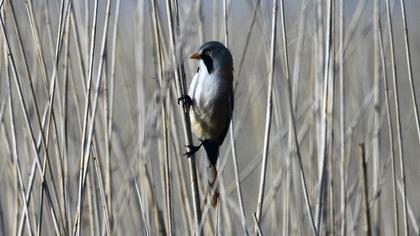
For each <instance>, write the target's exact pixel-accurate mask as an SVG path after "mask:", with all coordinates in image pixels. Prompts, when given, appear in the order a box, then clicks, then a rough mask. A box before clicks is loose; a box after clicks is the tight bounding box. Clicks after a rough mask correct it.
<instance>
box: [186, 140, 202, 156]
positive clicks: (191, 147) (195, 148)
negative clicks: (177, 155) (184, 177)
mask: <svg viewBox="0 0 420 236" xmlns="http://www.w3.org/2000/svg"><path fill="white" fill-rule="evenodd" d="M202 145H203V143H201V144H200V145H198V146H194V145H185V147H187V148H188V149H189V151H187V152H186V153H184V156H186V157H188V158H190V157H192V156H193V155H194V154H195V153H196V152H197V151H198V150H199V149H200V147H201V146H202Z"/></svg>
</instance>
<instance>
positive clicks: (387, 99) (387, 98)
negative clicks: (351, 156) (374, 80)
mask: <svg viewBox="0 0 420 236" xmlns="http://www.w3.org/2000/svg"><path fill="white" fill-rule="evenodd" d="M377 23H378V34H379V48H380V53H381V66H382V78H383V80H384V92H385V106H386V117H387V122H388V132H389V150H390V155H391V169H392V197H393V199H392V200H393V203H394V218H393V220H394V235H398V232H399V231H398V230H399V229H398V199H397V178H396V173H395V170H396V169H395V168H396V167H395V164H396V161H397V160H396V159H395V154H396V150H395V145H394V132H393V130H392V117H391V107H390V100H391V98H390V96H391V95H390V94H389V90H390V88H389V85H388V80H387V76H386V63H385V55H384V54H385V52H384V46H383V43H382V27H381V23H380V21H378V22H377Z"/></svg>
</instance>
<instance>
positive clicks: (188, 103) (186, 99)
mask: <svg viewBox="0 0 420 236" xmlns="http://www.w3.org/2000/svg"><path fill="white" fill-rule="evenodd" d="M181 102H182V106H183V107H184V108H189V107H190V106H191V105H192V99H191V97H190V96H188V95H187V94H184V95H182V96H181V97H179V98H178V99H177V103H178V105H180V103H181Z"/></svg>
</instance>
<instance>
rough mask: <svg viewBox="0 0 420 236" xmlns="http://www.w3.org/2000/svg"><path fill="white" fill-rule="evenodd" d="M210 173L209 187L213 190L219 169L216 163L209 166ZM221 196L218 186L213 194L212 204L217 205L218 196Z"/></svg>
mask: <svg viewBox="0 0 420 236" xmlns="http://www.w3.org/2000/svg"><path fill="white" fill-rule="evenodd" d="M208 175H209V179H208V181H209V189H210V190H212V189H213V186H214V184H215V183H216V178H217V169H216V166H215V165H212V164H210V165H209V167H208ZM218 197H219V189H218V188H216V189H215V191H214V194H213V196H212V197H211V206H212V207H216V206H217V198H218Z"/></svg>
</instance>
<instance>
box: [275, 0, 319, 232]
mask: <svg viewBox="0 0 420 236" xmlns="http://www.w3.org/2000/svg"><path fill="white" fill-rule="evenodd" d="M280 13H281V25H282V27H281V28H282V39H283V40H282V42H283V50H284V53H283V56H284V58H283V62H284V63H285V75H286V82H287V90H286V91H287V98H288V111H289V112H288V118H289V122H290V126H289V134H290V133H291V134H292V135H293V139H294V143H293V144H294V146H293V148H294V149H295V151H296V156H297V159H298V165H299V174H300V180H301V182H302V183H301V184H302V190H303V194H304V198H305V207H306V211H307V213H308V217H309V221H310V225H311V229H312V233H313V234H315V235H318V233H319V232H318V231H317V229H316V227H315V223H314V218H313V215H312V210H311V204H310V200H309V195H308V188H307V183H306V177H305V171H304V169H303V163H302V156H301V152H300V148H299V140H298V133H297V131H296V123H295V112H294V109H293V93H292V88H291V82H290V76H289V63H288V53H287V34H286V26H285V13H284V1H283V0H280ZM290 128H291V130H290Z"/></svg>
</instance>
